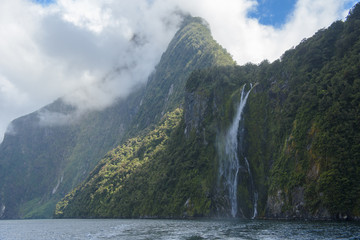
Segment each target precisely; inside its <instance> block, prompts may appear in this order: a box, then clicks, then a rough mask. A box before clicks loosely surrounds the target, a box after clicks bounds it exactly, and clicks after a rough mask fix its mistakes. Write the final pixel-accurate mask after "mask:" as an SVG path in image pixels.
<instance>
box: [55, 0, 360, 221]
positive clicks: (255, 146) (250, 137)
mask: <svg viewBox="0 0 360 240" xmlns="http://www.w3.org/2000/svg"><path fill="white" fill-rule="evenodd" d="M170 46H171V44H170ZM199 54H200V55H201V53H199ZM164 56H166V54H164ZM230 62H231V61H230ZM220 65H222V64H220ZM194 70H195V69H194ZM251 83H252V84H251ZM169 86H171V84H169V85H168V87H167V88H165V89H171V87H170V88H169ZM185 87H186V91H185V93H184V97H185V98H184V102H183V104H180V105H178V107H180V108H182V110H181V109H176V110H175V111H174V109H170V108H169V109H168V108H166V107H165V108H164V107H162V108H161V109H162V111H164V113H165V112H167V111H169V113H167V114H165V115H164V116H162V117H161V116H160V115H158V113H156V114H155V115H154V116H158V117H157V118H154V119H160V118H161V119H162V120H161V121H160V122H159V123H158V124H156V121H155V122H154V123H155V125H154V127H153V128H152V130H151V131H146V132H144V133H143V134H141V135H138V136H136V137H135V138H132V139H131V140H129V141H128V142H127V143H125V144H123V145H121V146H119V147H118V148H116V149H114V150H113V151H111V152H109V153H108V154H107V155H106V157H105V158H103V160H102V161H101V163H100V164H99V165H98V166H97V167H96V168H95V169H94V170H93V172H92V173H91V174H90V176H89V177H88V178H87V179H86V181H84V182H83V183H82V184H81V185H79V187H77V188H76V189H75V190H73V191H72V192H71V193H70V194H68V195H67V196H66V197H65V198H64V199H63V200H62V201H61V202H60V203H58V205H57V209H56V212H55V216H56V217H196V216H231V215H232V213H231V210H232V209H234V208H231V207H232V206H231V204H232V203H231V197H230V190H229V189H228V188H227V185H228V184H227V183H226V182H225V178H224V176H223V174H224V171H220V170H219V168H220V166H221V162H222V161H224V159H223V156H222V154H220V152H222V151H226V150H224V149H222V148H223V147H224V144H222V143H223V142H224V137H226V136H227V133H228V132H229V127H230V126H233V124H232V123H233V121H234V115H235V114H236V112H237V109H238V104H239V102H240V98H241V97H242V92H243V89H244V90H246V92H248V91H249V90H250V88H251V92H250V93H249V97H248V100H247V102H246V106H245V108H244V110H243V117H242V118H241V122H240V124H239V127H238V130H237V131H238V132H237V145H238V146H237V149H238V152H237V154H238V156H237V157H238V159H239V160H238V161H239V162H240V167H238V168H237V171H236V178H237V181H236V196H237V202H236V204H237V208H236V209H237V210H236V213H235V216H237V217H245V218H253V217H258V218H300V219H349V218H350V219H359V217H360V202H359V199H360V187H359V186H360V185H359V183H360V155H359V154H360V112H359V111H360V4H357V5H356V6H355V7H354V8H353V9H352V10H351V12H350V14H349V16H348V17H347V20H346V21H345V22H342V21H337V22H335V23H333V24H332V25H331V26H330V27H329V28H328V29H322V30H319V31H318V32H317V33H316V34H315V35H314V36H313V37H311V38H309V39H304V40H303V41H302V42H301V43H300V44H299V45H298V46H297V47H295V48H293V49H291V50H288V51H287V52H285V53H284V54H283V56H282V57H281V58H280V59H279V60H277V61H275V62H273V63H269V62H267V61H264V62H262V63H261V64H259V65H252V64H247V65H245V66H234V65H232V64H230V65H228V66H223V67H213V68H206V69H204V68H203V69H202V70H195V71H192V73H191V75H190V77H189V78H188V79H187V81H186V85H185ZM151 92H152V91H151ZM169 92H172V91H170V90H169ZM182 94H183V93H182ZM179 96H180V95H179ZM174 99H181V98H180V97H179V98H174ZM150 102H151V101H150ZM160 102H161V101H160ZM180 102H181V101H180ZM151 104H154V105H149V106H156V104H158V101H155V102H154V103H151ZM141 119H143V120H145V119H146V118H141ZM225 147H226V146H225ZM232 216H234V215H232Z"/></svg>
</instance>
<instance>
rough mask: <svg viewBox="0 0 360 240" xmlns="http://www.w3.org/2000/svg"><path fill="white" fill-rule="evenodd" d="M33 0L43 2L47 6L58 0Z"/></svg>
mask: <svg viewBox="0 0 360 240" xmlns="http://www.w3.org/2000/svg"><path fill="white" fill-rule="evenodd" d="M32 1H33V2H36V3H38V4H41V5H43V6H47V5H50V4H52V3H54V2H56V0H32Z"/></svg>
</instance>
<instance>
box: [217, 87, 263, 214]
mask: <svg viewBox="0 0 360 240" xmlns="http://www.w3.org/2000/svg"><path fill="white" fill-rule="evenodd" d="M245 87H246V85H244V87H243V89H242V91H241V97H240V103H239V107H238V109H237V111H236V114H235V117H234V120H233V122H232V124H231V126H230V128H229V130H228V131H227V132H226V135H225V139H224V140H223V142H222V144H221V145H222V147H220V148H221V149H220V152H221V155H222V156H221V161H220V168H219V174H220V175H219V176H220V177H221V178H222V179H223V183H224V186H225V188H226V190H227V192H228V197H229V201H230V207H231V215H232V217H236V215H237V213H238V204H237V202H238V199H237V188H238V174H239V170H240V168H244V167H245V166H241V165H240V161H239V153H240V152H241V154H242V147H243V146H242V138H243V133H244V129H243V127H241V128H240V129H239V126H240V122H241V120H242V116H243V110H244V108H245V105H246V101H247V99H248V96H249V94H250V91H251V90H252V85H251V88H250V90H248V91H245ZM245 164H246V170H247V171H248V173H249V177H250V180H251V187H252V189H253V190H254V189H255V188H254V182H253V179H252V174H251V171H250V166H249V162H248V160H247V159H246V158H245ZM253 192H254V197H253V198H254V213H253V217H252V218H255V217H256V215H257V209H256V205H257V193H256V192H255V191H253Z"/></svg>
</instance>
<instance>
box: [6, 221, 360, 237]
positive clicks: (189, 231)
mask: <svg viewBox="0 0 360 240" xmlns="http://www.w3.org/2000/svg"><path fill="white" fill-rule="evenodd" d="M0 239H1V240H10V239H11V240H17V239H21V240H27V239H34V240H35V239H37V240H43V239H44V240H45V239H46V240H49V239H130V240H131V239H184V240H190V239H191V240H198V239H360V223H356V222H300V221H259V220H254V221H245V220H98V219H94V220H78V219H71V220H70V219H64V220H3V221H0Z"/></svg>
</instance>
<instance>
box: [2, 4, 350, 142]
mask: <svg viewBox="0 0 360 240" xmlns="http://www.w3.org/2000/svg"><path fill="white" fill-rule="evenodd" d="M350 2H352V3H355V2H354V0H352V1H350V0H328V1H324V0H299V1H298V2H297V4H296V9H295V11H294V12H293V14H291V15H290V16H289V18H288V20H287V22H286V24H284V25H283V26H282V28H280V29H275V28H273V27H271V26H263V25H261V24H259V23H258V21H257V20H256V19H249V18H248V17H247V14H248V12H249V11H250V10H251V9H254V8H255V7H256V4H257V2H256V1H255V0H211V1H208V0H153V1H149V0H122V1H118V0H58V1H57V2H56V3H55V4H50V5H47V6H42V5H39V4H35V3H34V2H33V1H32V0H0V4H1V7H0V56H1V58H0V94H1V95H0V101H1V102H0V112H1V115H0V141H1V136H2V135H3V132H4V131H5V129H6V125H7V124H8V123H9V122H10V121H11V120H12V119H13V118H15V117H18V116H21V115H24V114H27V113H29V112H31V111H35V110H37V109H39V108H40V107H42V106H44V105H46V104H48V103H50V102H52V101H53V100H55V99H56V98H58V97H60V96H66V97H65V99H66V100H67V101H68V102H69V103H72V104H75V105H77V106H79V107H80V108H81V109H99V108H103V107H106V106H108V105H109V104H111V103H112V102H113V100H114V99H115V98H117V97H121V96H126V94H127V93H128V92H129V91H130V90H131V89H132V88H133V87H134V86H135V85H137V84H138V83H139V82H145V81H146V79H147V76H148V75H149V73H150V72H151V71H152V70H153V69H154V66H155V64H156V63H157V62H158V61H159V59H160V56H161V54H162V52H163V51H164V50H165V49H166V46H167V44H168V43H169V41H170V40H171V37H172V36H173V34H174V33H175V31H176V27H177V24H178V22H179V17H178V16H177V15H176V14H174V11H175V10H179V9H181V10H183V11H186V12H190V13H191V14H192V15H193V16H200V17H203V18H204V19H206V20H207V21H208V22H209V23H210V26H211V29H212V33H213V36H214V38H215V39H216V40H217V41H218V42H219V43H220V44H221V45H223V46H224V47H225V48H227V49H228V51H229V52H230V53H231V54H232V55H233V56H234V58H235V60H236V61H237V62H238V63H239V64H244V63H246V62H256V63H257V62H260V61H262V60H263V59H265V58H267V59H269V60H275V59H276V58H278V57H280V55H281V54H282V53H283V52H284V51H285V50H286V49H288V48H290V47H292V46H295V45H297V44H298V43H299V42H300V41H301V40H302V39H303V38H305V37H310V36H311V35H312V34H314V33H315V32H316V30H318V29H319V28H323V27H326V26H328V25H329V24H331V22H332V21H334V20H336V19H341V18H343V17H344V12H345V8H344V6H345V4H349V3H350ZM346 12H347V11H346ZM135 35H136V36H137V40H138V41H137V44H135V42H134V41H131V39H132V38H133V37H134V36H135ZM52 117H53V116H52Z"/></svg>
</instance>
